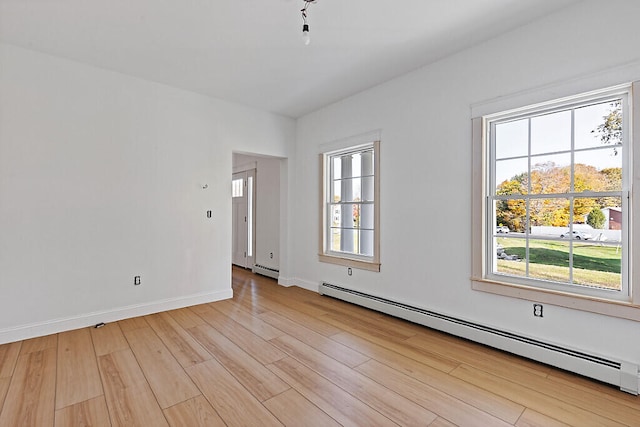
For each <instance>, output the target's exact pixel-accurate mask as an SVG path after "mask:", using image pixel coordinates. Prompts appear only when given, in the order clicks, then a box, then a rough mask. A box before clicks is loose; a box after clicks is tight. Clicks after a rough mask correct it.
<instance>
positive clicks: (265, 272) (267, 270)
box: [252, 264, 280, 280]
mask: <svg viewBox="0 0 640 427" xmlns="http://www.w3.org/2000/svg"><path fill="white" fill-rule="evenodd" d="M252 271H253V272H254V273H256V274H260V275H262V276H267V277H271V278H272V279H276V280H278V276H280V270H278V269H276V268H271V267H267V266H265V265H260V264H255V265H254V266H253V268H252Z"/></svg>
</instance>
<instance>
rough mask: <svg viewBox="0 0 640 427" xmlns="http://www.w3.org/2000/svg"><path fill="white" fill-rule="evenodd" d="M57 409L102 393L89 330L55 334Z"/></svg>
mask: <svg viewBox="0 0 640 427" xmlns="http://www.w3.org/2000/svg"><path fill="white" fill-rule="evenodd" d="M57 359H58V361H57V362H58V363H57V380H56V409H62V408H64V407H66V406H69V405H73V404H75V403H80V402H83V401H85V400H90V399H93V398H95V397H98V396H102V394H103V391H102V381H101V380H100V372H99V371H98V365H97V363H96V355H95V352H94V350H93V342H92V340H91V333H90V332H89V329H87V328H84V329H77V330H75V331H69V332H64V333H60V334H58V358H57Z"/></svg>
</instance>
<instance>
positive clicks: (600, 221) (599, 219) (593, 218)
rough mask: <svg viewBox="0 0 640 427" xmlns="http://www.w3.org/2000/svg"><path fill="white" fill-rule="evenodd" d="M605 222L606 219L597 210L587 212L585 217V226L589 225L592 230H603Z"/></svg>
mask: <svg viewBox="0 0 640 427" xmlns="http://www.w3.org/2000/svg"><path fill="white" fill-rule="evenodd" d="M605 221H606V218H605V216H604V214H603V213H602V211H601V210H600V209H598V208H593V209H592V210H591V212H589V215H587V224H589V225H590V226H592V227H593V228H598V229H602V228H604V223H605Z"/></svg>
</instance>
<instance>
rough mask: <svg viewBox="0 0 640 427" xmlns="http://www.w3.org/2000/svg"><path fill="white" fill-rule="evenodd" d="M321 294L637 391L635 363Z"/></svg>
mask: <svg viewBox="0 0 640 427" xmlns="http://www.w3.org/2000/svg"><path fill="white" fill-rule="evenodd" d="M319 291H320V294H322V295H327V296H331V297H334V298H338V299H341V300H344V301H348V302H351V303H354V304H358V305H361V306H364V307H367V308H370V309H373V310H376V311H380V312H383V313H386V314H389V315H392V316H395V317H399V318H402V319H406V320H409V321H411V322H414V323H418V324H421V325H424V326H428V327H430V328H433V329H437V330H440V331H443V332H447V333H450V334H452V335H457V336H460V337H463V338H467V339H470V340H472V341H476V342H479V343H481V344H486V345H489V346H492V347H496V348H499V349H501V350H505V351H508V352H510V353H514V354H517V355H520V356H523V357H527V358H530V359H533V360H537V361H540V362H543V363H547V364H549V365H552V366H557V367H559V368H562V369H566V370H569V371H573V372H576V373H578V374H580V375H584V376H587V377H591V378H594V379H597V380H599V381H603V382H606V383H609V384H613V385H616V386H619V387H621V389H622V390H624V391H626V392H628V393H632V394H638V388H639V382H640V381H639V378H638V367H637V366H636V365H634V364H631V363H627V362H621V361H617V360H612V359H609V358H605V357H601V356H598V355H594V354H589V353H587V352H584V351H579V350H575V349H571V348H566V347H563V346H560V345H557V344H552V343H548V342H544V341H541V340H538V339H533V338H530V337H526V336H523V335H518V334H514V333H512V332H508V331H503V330H500V329H497V328H494V327H489V326H486V325H482V324H479V323H474V322H470V321H467V320H464V319H459V318H456V317H453V316H449V315H446V314H442V313H438V312H435V311H431V310H425V309H422V308H418V307H413V306H410V305H407V304H402V303H398V302H396V301H392V300H389V299H385V298H380V297H377V296H374V295H369V294H365V293H362V292H358V291H354V290H351V289H347V288H343V287H340V286H336V285H332V284H329V283H322V284H321V285H320V288H319Z"/></svg>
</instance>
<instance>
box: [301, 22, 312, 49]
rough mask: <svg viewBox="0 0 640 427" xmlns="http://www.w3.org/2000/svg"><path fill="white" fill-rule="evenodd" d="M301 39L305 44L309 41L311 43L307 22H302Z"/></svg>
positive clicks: (307, 44)
mask: <svg viewBox="0 0 640 427" xmlns="http://www.w3.org/2000/svg"><path fill="white" fill-rule="evenodd" d="M302 41H303V42H304V45H305V46H309V43H311V36H310V35H309V25H308V24H304V25H303V26H302Z"/></svg>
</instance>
